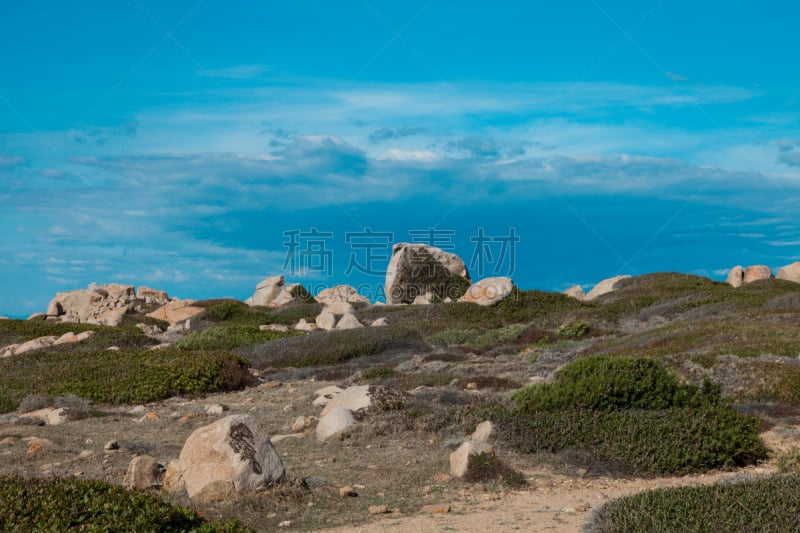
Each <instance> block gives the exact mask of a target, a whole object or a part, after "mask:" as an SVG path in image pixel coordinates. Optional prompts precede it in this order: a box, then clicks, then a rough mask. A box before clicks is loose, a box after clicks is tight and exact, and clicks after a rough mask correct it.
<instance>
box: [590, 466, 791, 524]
mask: <svg viewBox="0 0 800 533" xmlns="http://www.w3.org/2000/svg"><path fill="white" fill-rule="evenodd" d="M586 530H587V531H589V532H591V533H611V532H617V531H636V532H638V533H672V532H675V531H681V532H682V533H694V532H697V533H701V532H703V533H705V532H707V531H758V532H760V533H779V532H781V533H783V532H787V531H800V475H798V474H795V475H789V476H774V477H770V478H764V479H757V480H753V481H746V482H742V483H730V484H716V485H710V486H706V487H679V488H668V489H657V490H650V491H646V492H641V493H639V494H635V495H633V496H626V497H624V498H620V499H618V500H614V501H612V502H609V503H608V504H606V505H605V506H603V507H602V508H601V509H599V510H598V511H597V512H596V513H595V515H594V516H593V518H592V520H591V522H590V524H589V525H588V526H587V527H586Z"/></svg>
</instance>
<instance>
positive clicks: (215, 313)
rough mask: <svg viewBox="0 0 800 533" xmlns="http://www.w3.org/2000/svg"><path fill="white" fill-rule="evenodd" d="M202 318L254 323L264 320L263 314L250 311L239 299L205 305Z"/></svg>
mask: <svg viewBox="0 0 800 533" xmlns="http://www.w3.org/2000/svg"><path fill="white" fill-rule="evenodd" d="M202 318H206V319H208V320H211V321H212V322H231V321H235V322H247V323H254V324H256V325H258V324H260V323H262V322H263V321H264V315H263V314H262V313H257V312H254V311H251V309H250V306H249V305H247V304H246V303H244V302H240V301H239V300H226V301H224V302H222V303H218V304H215V305H212V306H209V307H206V309H205V312H204V313H203V315H202Z"/></svg>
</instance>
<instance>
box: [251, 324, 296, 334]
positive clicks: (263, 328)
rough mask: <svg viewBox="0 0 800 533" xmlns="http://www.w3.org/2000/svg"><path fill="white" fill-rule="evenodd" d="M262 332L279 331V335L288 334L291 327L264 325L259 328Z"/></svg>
mask: <svg viewBox="0 0 800 533" xmlns="http://www.w3.org/2000/svg"><path fill="white" fill-rule="evenodd" d="M258 329H259V330H261V331H277V332H279V333H286V332H288V331H289V326H287V325H284V324H262V325H260V326H258Z"/></svg>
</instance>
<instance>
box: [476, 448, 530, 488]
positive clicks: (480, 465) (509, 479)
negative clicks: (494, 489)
mask: <svg viewBox="0 0 800 533" xmlns="http://www.w3.org/2000/svg"><path fill="white" fill-rule="evenodd" d="M464 481H469V482H470V483H486V482H489V481H496V482H499V483H502V484H503V485H507V486H509V487H514V488H520V487H524V486H525V485H527V484H528V482H527V480H526V479H525V476H524V475H523V474H522V473H521V472H519V471H518V470H514V469H513V468H511V467H510V466H508V465H507V464H506V463H505V462H504V461H503V460H502V459H500V458H499V457H497V456H496V455H494V454H489V453H482V454H478V455H473V456H471V457H470V458H469V462H468V463H467V471H466V473H465V474H464Z"/></svg>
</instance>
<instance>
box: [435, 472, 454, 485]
mask: <svg viewBox="0 0 800 533" xmlns="http://www.w3.org/2000/svg"><path fill="white" fill-rule="evenodd" d="M451 479H452V477H451V476H450V474H445V473H444V472H439V473H438V474H436V475H435V476H433V480H434V481H436V482H437V483H447V482H448V481H450V480H451Z"/></svg>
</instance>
